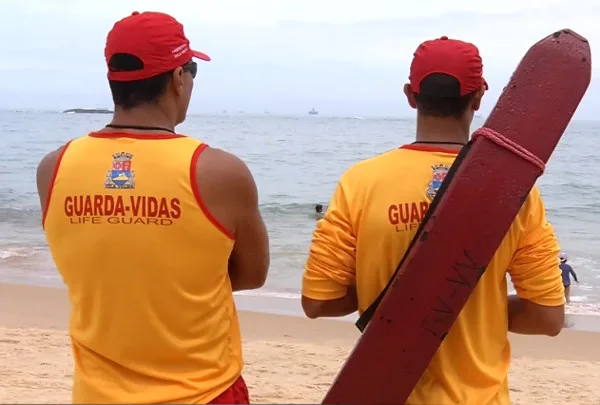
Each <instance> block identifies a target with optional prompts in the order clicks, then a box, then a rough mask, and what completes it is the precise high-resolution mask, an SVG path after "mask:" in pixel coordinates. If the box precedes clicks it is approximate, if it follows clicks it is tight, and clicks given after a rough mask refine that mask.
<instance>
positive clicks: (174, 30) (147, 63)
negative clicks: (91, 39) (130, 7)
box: [104, 11, 210, 81]
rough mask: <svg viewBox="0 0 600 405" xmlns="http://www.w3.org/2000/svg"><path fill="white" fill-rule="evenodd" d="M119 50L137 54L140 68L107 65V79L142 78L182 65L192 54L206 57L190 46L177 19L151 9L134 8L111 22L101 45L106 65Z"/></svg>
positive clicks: (195, 56)
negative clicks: (129, 69)
mask: <svg viewBox="0 0 600 405" xmlns="http://www.w3.org/2000/svg"><path fill="white" fill-rule="evenodd" d="M121 53H124V54H131V55H134V56H136V57H138V58H139V59H140V60H141V61H142V62H143V68H142V69H139V70H135V71H116V70H114V69H111V68H110V67H109V69H108V79H109V80H114V81H134V80H143V79H148V78H150V77H152V76H156V75H159V74H161V73H165V72H168V71H170V70H173V69H175V68H177V67H179V66H183V65H185V64H186V63H187V62H188V61H189V60H190V59H192V58H198V59H202V60H205V61H210V57H209V56H208V55H206V54H205V53H202V52H198V51H194V50H192V49H191V48H190V41H189V40H188V39H187V37H186V36H185V34H184V32H183V25H181V23H179V21H177V20H176V19H175V18H173V17H171V16H170V15H168V14H164V13H157V12H152V11H146V12H143V13H139V12H137V11H134V12H133V13H132V14H131V15H130V16H129V17H125V18H123V19H122V20H119V21H117V22H116V23H115V25H114V26H113V28H112V30H110V32H109V33H108V36H107V38H106V47H105V48H104V57H105V59H106V64H107V66H108V64H109V61H110V59H111V58H112V56H113V55H115V54H121Z"/></svg>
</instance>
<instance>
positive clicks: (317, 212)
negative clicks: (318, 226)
mask: <svg viewBox="0 0 600 405" xmlns="http://www.w3.org/2000/svg"><path fill="white" fill-rule="evenodd" d="M323 215H324V214H323V205H322V204H317V205H315V218H316V219H317V220H319V219H322V218H323Z"/></svg>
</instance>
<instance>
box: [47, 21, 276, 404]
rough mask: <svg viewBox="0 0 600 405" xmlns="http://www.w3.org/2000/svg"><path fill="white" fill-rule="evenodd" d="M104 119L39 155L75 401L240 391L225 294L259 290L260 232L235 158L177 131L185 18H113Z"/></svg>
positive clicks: (184, 102) (183, 95)
mask: <svg viewBox="0 0 600 405" xmlns="http://www.w3.org/2000/svg"><path fill="white" fill-rule="evenodd" d="M105 56H106V63H107V66H108V81H109V84H110V89H111V93H112V97H113V100H114V104H115V113H114V117H113V120H112V121H111V122H110V124H108V125H106V127H105V128H103V129H101V130H99V131H96V132H92V133H90V134H89V135H87V136H84V137H81V138H78V139H75V140H73V141H71V142H69V143H68V144H67V145H65V146H63V147H61V148H60V149H59V150H57V151H55V152H52V153H50V154H49V155H47V156H46V157H45V158H44V159H43V160H42V162H41V163H40V165H39V167H38V172H37V184H38V192H39V195H40V203H41V206H42V211H43V218H42V221H43V226H44V229H45V233H46V238H47V240H48V246H49V248H50V251H51V253H52V257H53V259H54V261H55V263H56V266H57V268H58V270H59V272H60V274H61V275H62V277H63V280H64V282H65V284H66V285H67V288H68V293H69V298H70V301H71V306H72V313H71V321H70V328H69V333H70V336H71V341H72V346H73V358H74V360H75V373H74V381H73V402H75V403H226V404H232V403H248V402H249V400H248V390H247V388H246V384H245V383H244V380H243V378H242V375H241V373H242V367H243V359H242V347H241V337H240V327H239V323H238V317H237V312H236V308H235V304H234V301H233V295H232V292H233V291H236V290H248V289H255V288H259V287H261V286H262V285H263V283H264V281H265V278H266V276H267V269H268V266H269V247H268V237H267V233H266V230H265V225H264V223H263V220H262V217H261V214H260V212H259V210H258V197H257V190H256V185H255V183H254V179H253V177H252V175H251V173H250V172H249V170H248V168H247V167H246V165H245V164H244V162H242V161H241V160H240V159H238V158H237V157H235V156H233V155H231V154H229V153H227V152H224V151H222V150H219V149H215V148H211V147H209V146H208V145H206V144H205V143H202V142H201V141H199V140H197V139H194V138H190V137H187V136H184V135H180V134H178V133H176V132H175V126H176V125H177V124H179V123H181V122H183V121H184V119H185V116H186V112H187V109H188V105H189V101H190V97H191V94H192V88H193V86H194V78H195V76H196V73H197V68H198V67H197V65H196V62H194V60H193V59H194V58H196V59H201V60H204V61H210V58H209V57H208V56H207V55H205V54H204V53H201V52H197V51H193V50H192V49H191V48H190V44H189V41H188V39H187V38H186V37H185V34H184V31H183V26H182V25H181V24H180V23H179V22H177V21H176V20H175V19H174V18H173V17H171V16H169V15H166V14H162V13H154V12H145V13H137V12H136V13H133V14H132V15H131V16H129V17H126V18H124V19H122V20H120V21H118V22H117V23H115V25H114V27H113V29H112V30H111V31H110V32H109V34H108V38H107V40H106V48H105Z"/></svg>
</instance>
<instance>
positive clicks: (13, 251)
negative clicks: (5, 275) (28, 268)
mask: <svg viewBox="0 0 600 405" xmlns="http://www.w3.org/2000/svg"><path fill="white" fill-rule="evenodd" d="M34 254H35V250H34V249H32V248H26V247H8V248H4V249H2V250H0V260H7V259H11V258H23V257H29V256H32V255H34Z"/></svg>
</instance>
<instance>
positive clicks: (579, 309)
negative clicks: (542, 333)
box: [233, 290, 600, 316]
mask: <svg viewBox="0 0 600 405" xmlns="http://www.w3.org/2000/svg"><path fill="white" fill-rule="evenodd" d="M233 294H234V295H242V296H247V297H259V298H273V299H285V300H299V299H300V298H301V294H300V293H292V292H277V291H260V290H258V291H237V292H234V293H233ZM588 300H589V297H587V296H574V297H571V303H570V304H568V305H566V308H565V312H566V313H567V314H572V315H596V316H600V306H599V305H598V304H592V303H588V302H587V301H588Z"/></svg>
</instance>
